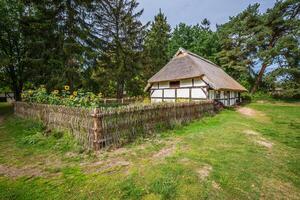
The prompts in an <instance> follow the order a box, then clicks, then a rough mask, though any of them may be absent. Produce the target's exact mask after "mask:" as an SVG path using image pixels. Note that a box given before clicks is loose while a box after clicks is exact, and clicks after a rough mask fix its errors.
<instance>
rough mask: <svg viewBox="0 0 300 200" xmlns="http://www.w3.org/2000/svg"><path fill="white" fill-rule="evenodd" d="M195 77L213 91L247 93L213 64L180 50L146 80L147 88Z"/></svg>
mask: <svg viewBox="0 0 300 200" xmlns="http://www.w3.org/2000/svg"><path fill="white" fill-rule="evenodd" d="M195 77H202V79H203V80H204V81H205V82H206V83H208V84H209V86H210V87H212V88H213V89H215V90H222V89H224V90H236V91H247V90H246V89H245V88H244V87H243V86H241V85H240V84H239V83H238V82H237V81H235V80H234V79H233V78H231V77H230V76H229V75H228V74H226V72H224V71H223V70H222V69H221V68H220V67H219V66H217V65H216V64H214V63H213V62H211V61H209V60H206V59H204V58H202V57H200V56H198V55H196V54H194V53H192V52H189V51H187V50H185V49H182V48H180V49H179V51H178V52H177V53H176V54H175V56H174V58H173V59H172V60H171V61H170V62H169V63H168V64H167V65H166V66H164V67H163V68H162V69H161V70H160V71H159V72H157V73H156V74H155V75H154V76H153V77H152V78H150V79H149V80H148V83H149V85H148V87H149V86H150V85H151V84H153V83H157V82H162V81H176V80H182V79H188V78H195ZM145 89H146V88H145Z"/></svg>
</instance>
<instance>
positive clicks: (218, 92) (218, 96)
mask: <svg viewBox="0 0 300 200" xmlns="http://www.w3.org/2000/svg"><path fill="white" fill-rule="evenodd" d="M216 99H220V91H216Z"/></svg>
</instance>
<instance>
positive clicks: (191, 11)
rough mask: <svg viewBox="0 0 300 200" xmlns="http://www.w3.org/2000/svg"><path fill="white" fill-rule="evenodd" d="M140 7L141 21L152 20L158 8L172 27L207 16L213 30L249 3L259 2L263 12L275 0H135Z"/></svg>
mask: <svg viewBox="0 0 300 200" xmlns="http://www.w3.org/2000/svg"><path fill="white" fill-rule="evenodd" d="M137 1H138V2H139V3H140V6H139V7H140V8H144V13H143V15H142V17H141V20H142V22H143V23H146V22H148V21H152V20H153V18H154V16H155V15H156V14H157V13H158V11H159V9H160V8H161V9H162V12H163V13H165V15H166V16H167V18H168V22H169V24H170V25H171V26H172V28H174V27H175V26H176V25H177V24H179V23H180V22H184V23H186V24H189V25H194V24H197V23H200V22H201V21H202V19H204V18H207V19H209V21H210V22H211V28H212V29H213V30H215V25H216V24H223V23H225V22H227V21H228V20H229V17H230V16H235V15H237V14H238V13H239V12H241V11H242V10H244V9H245V8H247V6H248V5H249V4H254V3H259V4H260V5H261V6H260V11H261V12H265V11H266V10H267V9H268V8H271V7H273V5H274V3H275V0H137Z"/></svg>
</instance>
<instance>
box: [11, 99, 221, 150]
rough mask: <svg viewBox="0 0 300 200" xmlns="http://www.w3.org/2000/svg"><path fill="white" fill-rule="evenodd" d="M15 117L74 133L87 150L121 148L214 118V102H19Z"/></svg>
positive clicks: (15, 107) (16, 105)
mask: <svg viewBox="0 0 300 200" xmlns="http://www.w3.org/2000/svg"><path fill="white" fill-rule="evenodd" d="M14 109H15V114H16V115H17V116H19V117H23V118H28V117H29V118H35V119H39V120H42V121H43V122H44V123H45V125H46V126H48V127H50V128H56V129H62V130H68V131H70V132H71V133H72V134H73V135H74V137H75V138H76V139H77V140H78V142H79V143H81V144H82V145H83V146H84V147H85V148H87V149H95V150H99V149H100V148H103V147H110V146H116V147H118V146H121V145H123V144H126V143H128V142H131V141H133V140H135V139H136V138H137V137H146V136H149V135H151V134H154V133H155V132H156V131H157V130H161V129H166V128H168V127H172V126H173V125H174V124H177V123H180V124H181V123H187V122H190V121H192V120H194V119H199V118H201V117H203V116H204V115H213V114H214V113H215V106H214V104H213V102H212V101H201V102H192V103H176V104H174V103H169V104H152V105H135V106H126V107H118V108H110V109H101V108H100V109H99V108H98V109H83V108H71V107H65V106H55V105H42V104H29V103H24V102H16V103H15V105H14Z"/></svg>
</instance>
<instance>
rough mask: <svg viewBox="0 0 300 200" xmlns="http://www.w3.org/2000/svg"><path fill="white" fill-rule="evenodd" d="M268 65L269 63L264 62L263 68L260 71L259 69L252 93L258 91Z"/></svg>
mask: <svg viewBox="0 0 300 200" xmlns="http://www.w3.org/2000/svg"><path fill="white" fill-rule="evenodd" d="M267 66H268V65H267V64H266V63H264V64H263V65H262V67H261V69H260V71H259V74H258V76H257V77H256V80H255V83H254V85H253V87H252V89H251V94H254V93H255V92H256V91H257V88H258V86H259V84H260V82H261V80H262V77H263V75H264V73H265V71H266V68H267Z"/></svg>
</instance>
